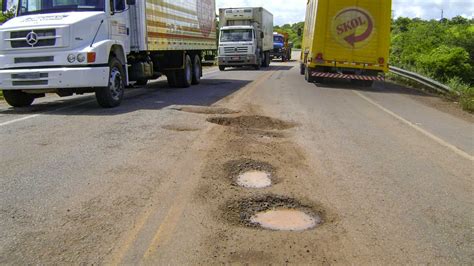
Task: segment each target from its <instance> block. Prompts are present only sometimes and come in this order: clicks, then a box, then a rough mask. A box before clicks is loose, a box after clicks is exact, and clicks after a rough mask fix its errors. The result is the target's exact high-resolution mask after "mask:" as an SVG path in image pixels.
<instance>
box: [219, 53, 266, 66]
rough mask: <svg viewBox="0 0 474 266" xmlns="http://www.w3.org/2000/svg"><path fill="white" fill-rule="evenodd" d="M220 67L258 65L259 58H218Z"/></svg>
mask: <svg viewBox="0 0 474 266" xmlns="http://www.w3.org/2000/svg"><path fill="white" fill-rule="evenodd" d="M218 62H219V66H227V67H233V66H250V65H256V64H257V56H255V55H232V56H231V55H228V56H219V57H218Z"/></svg>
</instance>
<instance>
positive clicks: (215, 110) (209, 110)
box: [173, 106, 240, 115]
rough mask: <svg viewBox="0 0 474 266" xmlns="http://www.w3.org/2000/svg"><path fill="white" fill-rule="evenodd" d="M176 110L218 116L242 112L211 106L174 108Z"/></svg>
mask: <svg viewBox="0 0 474 266" xmlns="http://www.w3.org/2000/svg"><path fill="white" fill-rule="evenodd" d="M173 109H174V110H177V111H181V112H187V113H195V114H208V115H212V114H216V115H227V114H238V113H240V111H236V110H232V109H228V108H223V107H210V106H182V107H176V108H173Z"/></svg>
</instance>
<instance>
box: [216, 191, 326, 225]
mask: <svg viewBox="0 0 474 266" xmlns="http://www.w3.org/2000/svg"><path fill="white" fill-rule="evenodd" d="M224 213H225V216H226V218H227V220H228V221H229V222H231V223H234V224H240V225H245V226H249V227H254V228H263V229H268V230H283V231H304V230H311V229H314V228H316V227H318V226H319V225H321V224H322V223H323V222H324V212H323V211H322V209H321V208H320V207H319V206H317V205H315V204H307V203H301V202H299V201H298V200H296V199H293V198H288V197H284V196H276V195H266V196H260V197H252V198H248V199H242V200H240V201H235V202H229V203H227V205H226V206H225V209H224Z"/></svg>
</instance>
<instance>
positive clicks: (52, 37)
mask: <svg viewBox="0 0 474 266" xmlns="http://www.w3.org/2000/svg"><path fill="white" fill-rule="evenodd" d="M57 38H58V36H56V30H55V29H42V30H23V31H13V32H10V39H7V40H6V41H10V45H11V47H12V48H31V47H47V46H55V45H56V39H57Z"/></svg>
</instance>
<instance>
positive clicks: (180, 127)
mask: <svg viewBox="0 0 474 266" xmlns="http://www.w3.org/2000/svg"><path fill="white" fill-rule="evenodd" d="M161 128H163V129H166V130H170V131H177V132H192V131H198V130H199V129H198V128H193V127H189V126H185V125H165V126H162V127H161Z"/></svg>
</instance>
